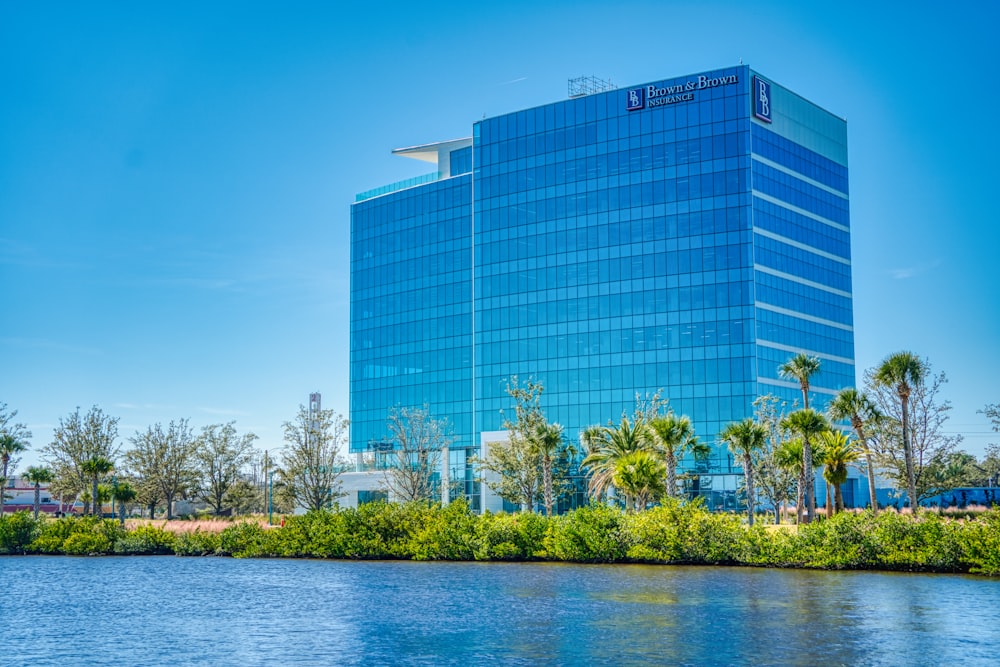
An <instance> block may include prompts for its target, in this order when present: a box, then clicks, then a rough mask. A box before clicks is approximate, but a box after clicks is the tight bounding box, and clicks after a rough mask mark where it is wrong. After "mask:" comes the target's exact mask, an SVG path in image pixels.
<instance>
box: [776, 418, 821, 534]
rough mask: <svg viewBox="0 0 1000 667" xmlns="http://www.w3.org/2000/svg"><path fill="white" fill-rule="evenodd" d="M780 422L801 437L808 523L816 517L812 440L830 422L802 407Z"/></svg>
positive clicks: (804, 496) (805, 520)
mask: <svg viewBox="0 0 1000 667" xmlns="http://www.w3.org/2000/svg"><path fill="white" fill-rule="evenodd" d="M781 424H782V426H783V427H785V428H787V429H788V430H789V431H792V432H793V433H796V434H798V435H799V436H800V437H801V438H802V470H803V473H804V475H805V488H804V489H803V501H804V503H805V516H804V517H803V523H809V522H811V521H812V520H813V519H814V518H815V517H816V476H815V475H814V474H813V473H812V470H813V453H812V442H813V440H815V439H816V437H817V436H818V435H819V434H820V433H822V432H823V431H826V430H827V429H829V428H830V423H829V422H828V421H827V420H826V418H825V417H824V416H823V415H821V414H820V413H818V412H816V411H815V410H813V409H812V408H803V409H801V410H796V411H795V412H792V413H790V414H789V415H788V416H787V417H785V418H784V419H782V420H781Z"/></svg>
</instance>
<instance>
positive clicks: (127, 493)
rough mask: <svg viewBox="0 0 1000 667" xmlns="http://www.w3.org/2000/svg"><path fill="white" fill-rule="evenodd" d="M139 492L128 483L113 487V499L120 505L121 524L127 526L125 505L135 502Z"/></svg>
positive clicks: (117, 484) (120, 483)
mask: <svg viewBox="0 0 1000 667" xmlns="http://www.w3.org/2000/svg"><path fill="white" fill-rule="evenodd" d="M137 495H138V492H137V491H136V490H135V489H134V488H133V487H132V485H131V484H129V483H128V482H118V483H116V484H115V485H114V486H112V487H111V497H112V498H113V499H114V501H115V502H116V503H117V504H118V516H119V519H120V521H121V524H122V525H123V526H124V525H125V503H130V502H132V501H133V500H135V497H136V496H137Z"/></svg>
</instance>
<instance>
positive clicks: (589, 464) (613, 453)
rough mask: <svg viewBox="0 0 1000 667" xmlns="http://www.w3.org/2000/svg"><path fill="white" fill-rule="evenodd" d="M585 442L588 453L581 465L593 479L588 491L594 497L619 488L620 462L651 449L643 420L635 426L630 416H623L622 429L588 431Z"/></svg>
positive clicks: (615, 427)
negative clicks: (616, 485)
mask: <svg viewBox="0 0 1000 667" xmlns="http://www.w3.org/2000/svg"><path fill="white" fill-rule="evenodd" d="M598 429H599V430H598ZM584 442H585V444H586V446H587V450H588V454H587V456H586V458H584V459H583V462H582V463H581V464H580V466H581V468H584V469H586V470H587V474H588V475H589V476H590V482H589V483H588V485H587V491H588V492H589V493H590V495H591V496H593V497H596V498H600V497H602V496H603V495H604V494H605V493H606V492H607V490H608V489H609V488H610V487H612V486H615V474H616V473H617V471H618V460H619V459H621V458H623V457H625V456H626V455H628V454H631V453H632V452H637V451H639V450H643V449H647V448H648V434H647V432H646V428H645V424H644V423H643V420H642V419H638V420H637V421H636V422H634V423H633V422H632V421H631V420H630V419H629V418H628V417H627V416H622V420H621V423H620V424H618V426H600V427H597V429H595V430H591V429H587V431H585V432H584Z"/></svg>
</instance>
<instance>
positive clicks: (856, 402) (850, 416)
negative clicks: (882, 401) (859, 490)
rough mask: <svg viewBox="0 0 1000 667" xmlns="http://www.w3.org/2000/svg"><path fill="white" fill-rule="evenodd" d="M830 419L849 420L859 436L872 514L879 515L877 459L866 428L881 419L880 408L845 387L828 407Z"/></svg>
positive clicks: (850, 388)
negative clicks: (866, 471)
mask: <svg viewBox="0 0 1000 667" xmlns="http://www.w3.org/2000/svg"><path fill="white" fill-rule="evenodd" d="M826 411H827V412H828V413H829V415H830V419H832V420H834V421H841V420H844V419H846V420H849V421H850V422H851V427H852V428H853V429H854V434H855V435H857V436H858V440H857V442H858V444H859V445H860V446H861V451H862V452H863V453H864V457H865V467H866V468H868V497H869V498H871V505H872V512H873V513H875V514H878V499H877V498H876V497H875V458H874V455H873V454H872V450H871V448H870V447H869V446H868V440H867V438H866V437H865V427H866V426H867V425H868V424H869V423H870V422H872V421H875V420H877V419H879V418H880V417H881V414H880V413H879V410H878V406H876V405H875V403H874V401H872V400H871V398H869V397H868V394H866V393H865V392H863V391H858V390H857V389H855V388H854V387H845V388H844V389H841V390H840V391H839V392H837V395H836V396H835V397H834V398H833V400H832V401H830V404H829V405H827V406H826Z"/></svg>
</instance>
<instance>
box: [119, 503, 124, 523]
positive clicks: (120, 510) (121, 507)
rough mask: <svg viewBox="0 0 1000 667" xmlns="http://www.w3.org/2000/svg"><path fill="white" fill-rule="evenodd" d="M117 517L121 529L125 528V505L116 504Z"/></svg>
mask: <svg viewBox="0 0 1000 667" xmlns="http://www.w3.org/2000/svg"><path fill="white" fill-rule="evenodd" d="M118 515H119V520H120V521H121V524H122V528H124V527H125V503H118Z"/></svg>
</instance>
